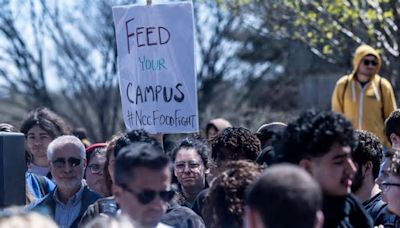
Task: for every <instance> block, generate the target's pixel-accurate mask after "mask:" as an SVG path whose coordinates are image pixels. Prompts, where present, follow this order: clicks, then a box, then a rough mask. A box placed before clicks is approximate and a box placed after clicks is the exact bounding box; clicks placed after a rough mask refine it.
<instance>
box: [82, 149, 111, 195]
mask: <svg viewBox="0 0 400 228" xmlns="http://www.w3.org/2000/svg"><path fill="white" fill-rule="evenodd" d="M105 163H106V157H105V156H104V155H102V154H99V153H96V154H94V155H93V157H92V158H91V159H90V161H89V164H88V166H87V167H86V170H85V176H86V183H87V185H88V186H89V188H90V189H92V190H93V191H95V192H97V193H100V194H101V195H103V196H104V194H105V193H106V192H107V186H106V180H105V178H104V175H103V171H104V165H105Z"/></svg>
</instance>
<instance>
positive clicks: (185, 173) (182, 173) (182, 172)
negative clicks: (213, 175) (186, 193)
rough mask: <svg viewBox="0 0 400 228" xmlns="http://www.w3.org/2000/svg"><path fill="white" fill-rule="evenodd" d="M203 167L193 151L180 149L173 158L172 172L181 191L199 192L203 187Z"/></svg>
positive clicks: (198, 156)
mask: <svg viewBox="0 0 400 228" xmlns="http://www.w3.org/2000/svg"><path fill="white" fill-rule="evenodd" d="M205 171H206V170H205V166H204V163H203V160H202V159H201V157H200V155H199V154H198V153H197V152H196V150H195V149H193V148H190V149H187V148H182V149H180V150H179V151H178V152H177V154H176V158H175V162H174V172H175V176H176V177H177V179H178V182H179V183H180V184H181V186H182V188H183V189H191V190H192V191H196V192H200V191H201V190H202V189H203V188H204V187H205V178H206V177H205Z"/></svg>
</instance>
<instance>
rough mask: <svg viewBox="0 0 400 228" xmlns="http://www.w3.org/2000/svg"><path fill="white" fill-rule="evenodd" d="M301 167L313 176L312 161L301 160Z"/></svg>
mask: <svg viewBox="0 0 400 228" xmlns="http://www.w3.org/2000/svg"><path fill="white" fill-rule="evenodd" d="M299 166H300V167H302V168H303V169H305V170H306V171H307V172H308V173H310V174H312V170H313V167H312V161H311V160H309V159H301V160H300V162H299Z"/></svg>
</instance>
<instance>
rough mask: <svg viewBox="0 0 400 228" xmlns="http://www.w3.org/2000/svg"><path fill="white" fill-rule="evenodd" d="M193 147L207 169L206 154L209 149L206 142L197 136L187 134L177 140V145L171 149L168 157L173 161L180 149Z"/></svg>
mask: <svg viewBox="0 0 400 228" xmlns="http://www.w3.org/2000/svg"><path fill="white" fill-rule="evenodd" d="M182 148H183V149H194V150H195V151H196V152H197V154H198V155H199V156H200V157H201V160H202V161H203V164H204V167H205V168H206V169H208V155H209V153H210V149H209V148H208V145H207V143H206V142H205V141H204V140H203V139H202V138H200V137H199V136H189V137H186V138H184V139H182V140H181V141H180V142H178V144H177V146H176V147H175V148H174V149H173V150H172V151H171V154H170V157H171V160H172V161H173V162H175V159H176V155H177V154H178V151H180V150H181V149H182Z"/></svg>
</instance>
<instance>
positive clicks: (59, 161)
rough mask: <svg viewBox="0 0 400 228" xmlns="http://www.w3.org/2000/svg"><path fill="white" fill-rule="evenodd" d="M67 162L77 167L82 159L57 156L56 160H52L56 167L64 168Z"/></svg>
mask: <svg viewBox="0 0 400 228" xmlns="http://www.w3.org/2000/svg"><path fill="white" fill-rule="evenodd" d="M67 162H68V164H69V166H71V167H76V166H79V165H80V164H81V162H82V159H80V158H73V157H71V158H68V159H66V158H57V159H56V160H54V161H52V162H51V163H52V164H53V165H54V167H56V168H64V167H65V165H66V164H67Z"/></svg>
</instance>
